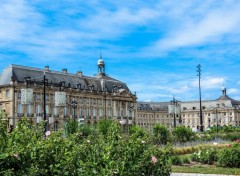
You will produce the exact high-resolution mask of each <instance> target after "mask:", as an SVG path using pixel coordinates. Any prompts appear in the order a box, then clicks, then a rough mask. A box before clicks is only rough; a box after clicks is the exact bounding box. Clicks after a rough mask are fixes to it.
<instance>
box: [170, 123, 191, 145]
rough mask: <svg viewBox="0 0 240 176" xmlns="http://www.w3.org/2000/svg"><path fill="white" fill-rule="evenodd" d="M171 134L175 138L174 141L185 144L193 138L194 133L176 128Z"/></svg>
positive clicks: (181, 127) (185, 128)
mask: <svg viewBox="0 0 240 176" xmlns="http://www.w3.org/2000/svg"><path fill="white" fill-rule="evenodd" d="M172 134H173V136H174V138H175V141H178V142H187V141H191V140H193V139H194V138H195V133H194V132H193V131H192V130H191V129H190V128H188V127H185V126H178V127H176V128H174V129H173V131H172Z"/></svg>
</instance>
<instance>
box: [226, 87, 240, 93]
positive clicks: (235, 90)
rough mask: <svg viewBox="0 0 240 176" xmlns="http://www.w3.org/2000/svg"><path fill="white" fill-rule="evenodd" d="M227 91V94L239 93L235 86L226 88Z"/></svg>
mask: <svg viewBox="0 0 240 176" xmlns="http://www.w3.org/2000/svg"><path fill="white" fill-rule="evenodd" d="M227 92H228V93H229V94H238V93H239V90H238V89H235V88H230V89H228V90H227Z"/></svg>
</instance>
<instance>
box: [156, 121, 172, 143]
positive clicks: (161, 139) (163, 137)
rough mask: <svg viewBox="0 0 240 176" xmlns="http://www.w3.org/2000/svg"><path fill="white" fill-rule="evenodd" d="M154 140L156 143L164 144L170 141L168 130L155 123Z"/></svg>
mask: <svg viewBox="0 0 240 176" xmlns="http://www.w3.org/2000/svg"><path fill="white" fill-rule="evenodd" d="M153 135H154V141H155V143H156V144H163V145H166V144H167V142H170V141H171V137H170V132H169V131H168V129H167V127H165V126H164V125H159V124H158V125H155V126H154V127H153Z"/></svg>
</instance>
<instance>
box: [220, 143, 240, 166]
mask: <svg viewBox="0 0 240 176" xmlns="http://www.w3.org/2000/svg"><path fill="white" fill-rule="evenodd" d="M239 158H240V144H239V143H235V144H233V145H232V146H230V147H229V148H226V149H224V150H221V151H220V153H219V160H218V165H219V166H223V167H237V168H240V159H239Z"/></svg>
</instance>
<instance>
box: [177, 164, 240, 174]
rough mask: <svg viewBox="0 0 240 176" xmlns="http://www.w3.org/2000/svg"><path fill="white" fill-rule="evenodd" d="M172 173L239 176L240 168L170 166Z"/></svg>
mask: <svg viewBox="0 0 240 176" xmlns="http://www.w3.org/2000/svg"><path fill="white" fill-rule="evenodd" d="M172 172H176V173H202V174H225V175H229V174H231V175H240V168H224V167H216V166H191V167H189V166H172Z"/></svg>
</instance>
